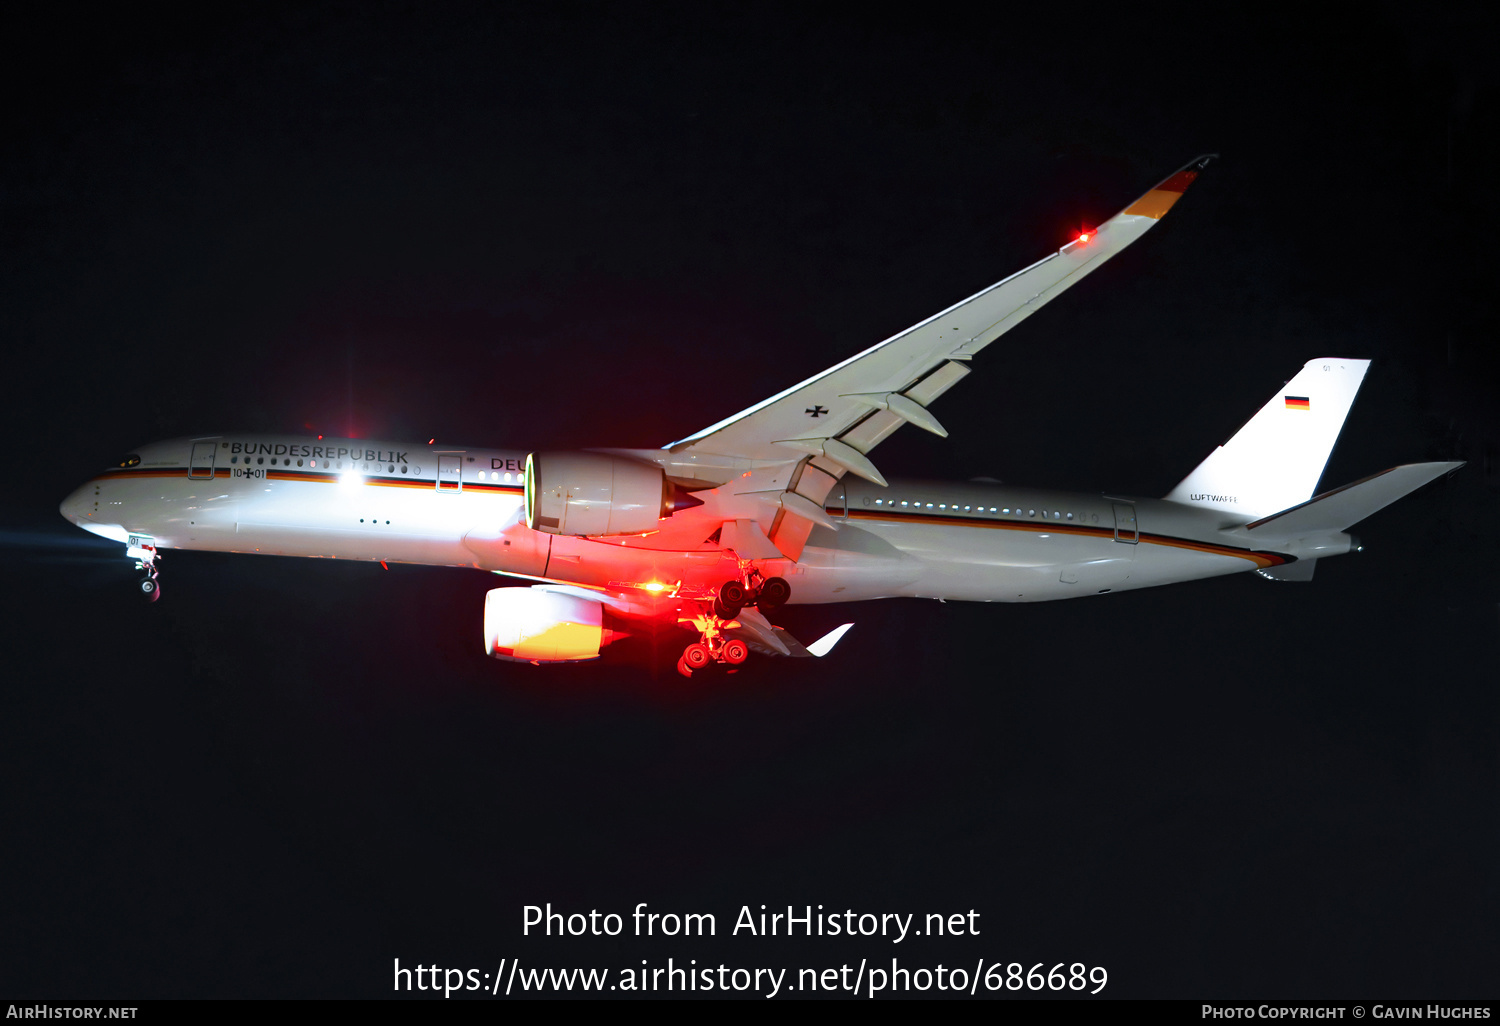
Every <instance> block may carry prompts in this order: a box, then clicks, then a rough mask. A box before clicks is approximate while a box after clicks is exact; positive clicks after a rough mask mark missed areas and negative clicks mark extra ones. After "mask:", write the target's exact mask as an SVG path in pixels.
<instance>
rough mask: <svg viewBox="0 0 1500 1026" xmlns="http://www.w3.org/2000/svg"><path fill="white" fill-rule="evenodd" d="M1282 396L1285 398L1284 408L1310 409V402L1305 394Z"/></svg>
mask: <svg viewBox="0 0 1500 1026" xmlns="http://www.w3.org/2000/svg"><path fill="white" fill-rule="evenodd" d="M1283 398H1285V399H1286V408H1287V409H1289V410H1311V409H1312V403H1311V402H1310V401H1308V398H1307V396H1305V395H1289V396H1284V397H1283Z"/></svg>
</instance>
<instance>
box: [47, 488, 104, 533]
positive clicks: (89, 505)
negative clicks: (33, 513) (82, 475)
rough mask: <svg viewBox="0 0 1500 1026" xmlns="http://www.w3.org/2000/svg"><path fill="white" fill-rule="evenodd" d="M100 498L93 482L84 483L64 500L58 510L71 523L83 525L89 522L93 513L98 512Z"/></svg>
mask: <svg viewBox="0 0 1500 1026" xmlns="http://www.w3.org/2000/svg"><path fill="white" fill-rule="evenodd" d="M98 498H99V497H98V494H97V489H95V487H94V486H93V485H92V484H86V485H82V486H80V487H78V488H75V489H74V490H73V492H72V494H70V495H69V496H68V497H67V498H66V499H64V500H63V501H62V504H61V505H59V506H58V507H57V511H58V512H59V513H61V514H62V515H63V517H64V518H66V519H67V520H68V521H69V522H70V523H73V524H77V525H79V526H80V527H82V526H83V525H84V524H86V523H88V522H89V520H90V516H91V514H93V513H95V512H97V506H98Z"/></svg>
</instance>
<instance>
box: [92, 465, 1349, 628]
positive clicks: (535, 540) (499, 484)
mask: <svg viewBox="0 0 1500 1026" xmlns="http://www.w3.org/2000/svg"><path fill="white" fill-rule="evenodd" d="M138 455H139V457H140V460H139V462H138V463H136V464H135V465H132V466H129V467H121V468H116V469H111V470H109V471H106V472H104V473H102V474H100V475H98V476H97V477H95V478H93V479H92V480H90V481H89V482H88V483H86V484H85V485H83V486H82V487H81V488H79V489H78V490H77V491H75V492H74V493H73V494H72V495H70V496H69V497H68V498H67V500H65V501H64V503H63V504H62V512H63V514H64V516H66V517H67V518H68V519H69V520H71V521H73V522H74V523H76V524H78V525H79V526H81V527H84V528H85V529H87V530H90V531H93V532H94V533H96V534H100V535H102V536H104V537H108V538H112V539H114V540H117V541H121V542H126V541H127V540H128V538H129V537H130V536H131V535H139V536H149V537H150V538H151V539H153V540H154V544H155V546H156V547H157V549H158V550H160V549H202V550H209V551H219V552H247V553H262V554H268V555H283V556H309V557H323V558H329V559H359V560H383V561H387V562H397V563H422V564H430V565H439V566H465V567H472V568H476V569H481V570H489V571H495V572H500V573H508V574H516V575H520V576H523V577H531V578H541V579H546V580H552V581H560V582H567V583H575V584H583V585H589V586H594V587H604V588H608V587H611V586H615V587H619V586H629V585H631V584H638V583H641V582H661V583H666V584H673V583H677V582H688V583H698V584H705V585H715V584H716V583H717V582H719V581H722V580H724V579H726V578H727V577H729V576H733V575H734V561H733V559H731V558H729V557H728V556H727V555H726V554H725V553H724V552H723V551H722V549H721V548H720V546H719V545H718V543H717V540H716V539H714V538H711V535H714V533H715V531H716V530H717V528H718V526H719V524H718V523H717V522H715V521H713V520H711V519H703V521H702V524H701V527H702V530H701V532H695V531H694V530H693V529H692V528H693V520H692V518H693V517H694V516H695V515H696V513H697V511H695V510H686V511H684V512H682V513H678V514H677V515H675V516H674V517H672V518H671V520H670V521H663V524H664V525H665V524H669V523H671V525H672V529H671V530H666V531H663V532H661V533H660V534H657V533H648V534H646V535H644V536H639V535H630V536H625V537H609V538H577V537H568V536H554V535H550V534H543V533H540V532H536V531H532V530H530V529H528V528H527V527H526V526H525V524H524V522H523V521H524V517H523V515H522V506H523V482H522V470H523V468H524V465H525V455H526V454H525V453H524V452H520V451H516V450H501V449H480V448H458V447H452V446H432V445H412V444H390V443H383V442H366V441H363V440H349V439H330V440H322V439H312V438H299V437H291V436H252V435H235V436H227V435H226V436H216V437H213V438H203V439H178V440H172V441H167V442H159V443H155V444H153V445H150V446H146V447H144V448H142V449H140V450H138ZM824 508H825V511H826V513H827V515H828V516H829V518H830V519H831V521H832V522H833V523H834V524H835V525H836V529H829V528H828V527H821V526H820V527H817V528H815V529H814V531H813V533H812V535H811V536H810V537H809V538H808V542H807V545H806V547H805V548H804V549H803V551H802V553H801V555H800V558H799V559H798V560H797V561H795V562H793V561H790V560H785V561H779V562H780V564H781V565H778V566H776V567H775V568H774V569H775V571H776V572H779V573H782V574H784V575H785V576H786V577H787V580H788V581H789V582H790V583H791V585H792V599H791V601H792V602H798V603H819V602H848V601H859V600H864V599H874V598H886V597H894V596H912V597H922V598H940V599H953V600H963V601H979V602H1035V601H1046V600H1050V599H1060V598H1073V597H1076V596H1080V595H1094V594H1100V593H1104V592H1111V591H1122V590H1129V589H1135V588H1143V587H1150V586H1153V585H1158V584H1168V583H1172V582H1176V581H1186V580H1194V579H1198V578H1204V577H1213V576H1218V575H1221V574H1228V573H1235V572H1237V571H1241V570H1250V569H1256V568H1266V567H1271V566H1275V565H1278V564H1281V563H1286V562H1291V561H1292V560H1294V559H1296V558H1297V557H1298V556H1302V557H1308V556H1313V557H1316V556H1318V555H1331V554H1334V550H1326V542H1325V543H1324V544H1323V545H1322V546H1320V548H1323V549H1325V551H1316V552H1315V551H1307V552H1303V551H1299V546H1298V545H1292V544H1283V545H1280V546H1277V547H1275V548H1273V549H1271V550H1252V549H1251V548H1248V547H1246V546H1245V543H1244V542H1243V541H1240V540H1238V539H1234V538H1230V537H1226V536H1225V534H1224V533H1223V532H1224V531H1225V530H1227V529H1232V528H1234V527H1237V526H1239V521H1237V520H1233V519H1229V520H1226V518H1225V517H1224V515H1223V514H1221V513H1216V512H1214V511H1212V510H1202V509H1193V508H1190V507H1187V506H1183V505H1180V504H1177V503H1173V502H1167V501H1164V500H1159V499H1136V498H1130V497H1109V496H1099V495H1084V494H1077V493H1067V492H1059V491H1047V490H1042V489H1030V488H1017V487H1012V486H1009V485H1003V484H996V483H982V482H967V483H939V482H916V481H901V480H896V481H892V482H891V484H890V486H889V487H886V488H881V487H878V486H876V485H872V484H868V483H866V482H863V481H859V480H857V479H846V483H841V484H839V485H838V486H836V487H835V489H834V491H833V493H832V494H831V495H830V496H829V497H828V499H827V500H826V502H825V507H824ZM679 521H680V522H679ZM672 522H677V523H672ZM700 534H701V537H699V535H700ZM1342 537H1344V538H1345V539H1347V536H1342ZM1335 549H1337V543H1335ZM1346 550H1347V547H1346V548H1345V549H1342V550H1338V551H1346ZM773 562H777V561H773Z"/></svg>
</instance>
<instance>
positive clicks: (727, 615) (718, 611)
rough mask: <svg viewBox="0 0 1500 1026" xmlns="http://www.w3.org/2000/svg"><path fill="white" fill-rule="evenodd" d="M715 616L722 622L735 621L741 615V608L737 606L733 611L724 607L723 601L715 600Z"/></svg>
mask: <svg viewBox="0 0 1500 1026" xmlns="http://www.w3.org/2000/svg"><path fill="white" fill-rule="evenodd" d="M714 615H715V616H717V617H718V618H719V619H720V620H733V619H734V618H735V617H736V616H739V615H740V607H739V606H735V607H734V608H733V609H730V608H729V607H728V606H726V605H724V600H723V599H714Z"/></svg>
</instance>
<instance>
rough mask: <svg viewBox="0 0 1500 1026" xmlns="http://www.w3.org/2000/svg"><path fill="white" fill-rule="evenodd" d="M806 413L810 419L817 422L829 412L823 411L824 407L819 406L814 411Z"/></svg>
mask: <svg viewBox="0 0 1500 1026" xmlns="http://www.w3.org/2000/svg"><path fill="white" fill-rule="evenodd" d="M804 412H806V413H807V415H808V416H809V417H812V418H813V419H814V420H816V419H817V418H818V417H821V416H822V415H823V414H825V413H827V412H828V411H827V410H825V409H823V407H822V405H821V404H819V405H817V406H814V407H813V408H812V409H810V410H806V411H804Z"/></svg>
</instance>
